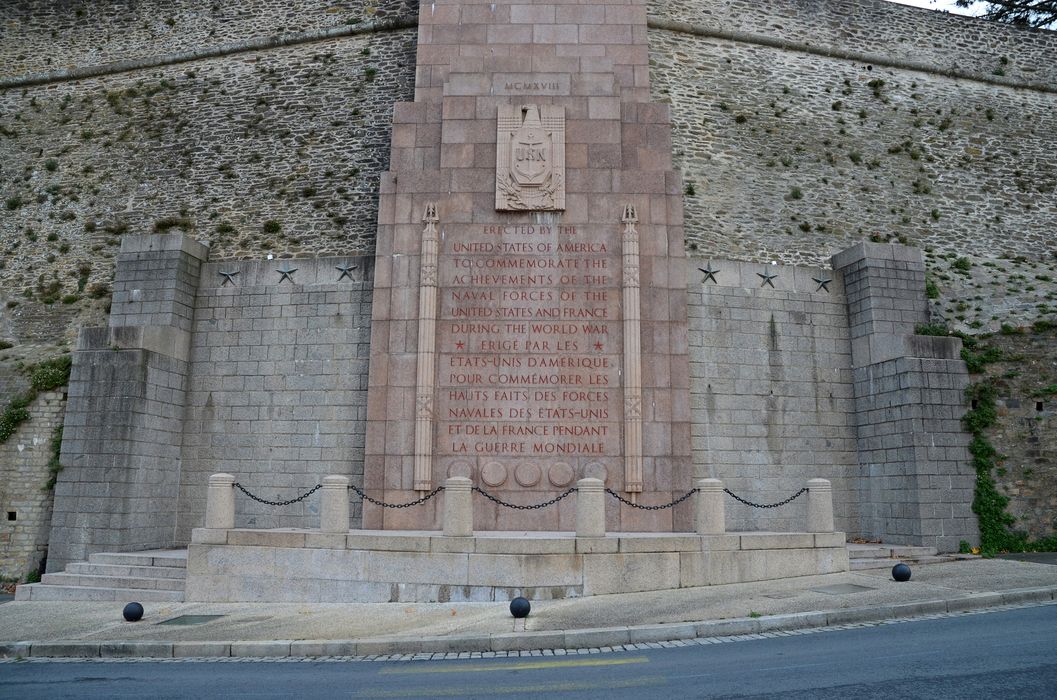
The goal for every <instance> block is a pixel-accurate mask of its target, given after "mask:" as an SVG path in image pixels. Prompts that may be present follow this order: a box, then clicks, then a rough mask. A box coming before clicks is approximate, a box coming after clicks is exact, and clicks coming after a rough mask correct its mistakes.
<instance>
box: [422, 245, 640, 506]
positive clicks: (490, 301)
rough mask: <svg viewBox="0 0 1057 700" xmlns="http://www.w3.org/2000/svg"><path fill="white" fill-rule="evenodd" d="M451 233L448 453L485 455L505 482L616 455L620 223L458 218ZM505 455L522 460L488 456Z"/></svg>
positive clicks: (442, 365)
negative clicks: (493, 221) (617, 227)
mask: <svg viewBox="0 0 1057 700" xmlns="http://www.w3.org/2000/svg"><path fill="white" fill-rule="evenodd" d="M446 233H447V234H448V235H447V236H446V237H445V241H444V244H443V248H442V253H441V266H440V279H439V282H440V286H441V297H440V300H439V301H440V308H439V315H438V323H437V340H438V343H437V349H438V354H439V357H438V359H439V362H438V377H437V379H438V382H437V407H436V409H437V413H436V415H437V445H436V449H437V454H438V455H439V456H441V458H451V457H460V458H468V459H471V460H476V461H477V463H478V464H479V465H480V467H482V468H484V467H486V466H487V468H488V469H491V472H489V475H488V477H489V478H491V479H492V480H493V481H497V480H498V481H503V482H505V485H506V486H507V487H510V486H514V485H517V486H521V487H523V488H532V487H537V486H538V485H540V484H549V483H552V482H553V481H554V480H555V479H557V480H558V481H559V482H560V483H563V484H564V483H567V482H569V481H571V480H572V478H573V473H574V470H575V468H576V466H577V465H582V464H586V463H587V462H588V461H598V460H599V459H602V460H607V459H609V460H614V463H616V460H618V459H619V457H620V455H621V450H622V446H621V424H622V420H623V419H622V413H623V407H622V403H621V401H622V395H621V391H620V368H621V350H622V338H621V333H622V319H621V308H620V303H621V299H620V286H619V284H620V280H619V267H618V266H619V264H620V262H619V261H620V257H619V254H620V239H619V236H618V232H617V231H616V230H615V227H612V226H607V227H601V226H599V227H592V226H565V225H553V226H552V225H544V224H465V225H457V224H456V225H451V226H449V227H447V229H446ZM496 459H498V460H499V461H500V462H503V463H505V464H510V465H511V468H514V467H516V469H514V471H512V472H511V476H512V477H513V478H512V480H507V479H506V477H505V472H504V474H503V476H502V478H501V477H500V475H499V474H498V472H499V469H498V467H494V466H488V465H489V463H490V462H491V460H496ZM559 462H560V463H561V468H559V469H558V470H557V471H556V472H553V473H551V471H550V469H551V468H552V466H553V465H554V464H556V463H559ZM493 472H494V473H493ZM565 472H568V474H566V473H565ZM545 475H549V476H545ZM486 483H487V481H486ZM548 488H549V486H548Z"/></svg>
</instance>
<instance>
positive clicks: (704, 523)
mask: <svg viewBox="0 0 1057 700" xmlns="http://www.w3.org/2000/svg"><path fill="white" fill-rule="evenodd" d="M694 521H695V522H696V524H697V534H699V535H722V534H724V533H725V532H726V531H727V511H726V504H725V503H724V502H723V482H722V481H720V480H719V479H701V480H699V481H698V482H697V510H696V512H695V513H694Z"/></svg>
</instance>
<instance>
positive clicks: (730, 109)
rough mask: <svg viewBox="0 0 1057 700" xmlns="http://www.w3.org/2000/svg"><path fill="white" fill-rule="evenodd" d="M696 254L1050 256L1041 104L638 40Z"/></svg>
mask: <svg viewBox="0 0 1057 700" xmlns="http://www.w3.org/2000/svg"><path fill="white" fill-rule="evenodd" d="M651 47H655V51H654V53H653V63H654V77H653V79H654V82H653V89H654V97H655V99H657V100H660V101H669V102H670V103H671V104H672V117H673V118H672V121H673V133H674V135H673V141H674V147H675V159H676V162H677V164H678V166H679V167H681V168H682V171H683V176H684V179H685V181H686V182H687V185H688V192H687V195H686V197H685V204H686V219H687V222H688V224H687V242H688V245H689V246H690V247H691V249H694V248H695V247H696V249H697V250H699V251H701V252H702V253H708V254H732V255H735V256H736V257H739V258H743V259H752V260H757V261H769V260H772V259H777V260H780V261H787V262H798V263H806V264H819V263H822V262H824V261H825V260H826V259H827V258H828V257H829V255H831V254H832V253H834V252H835V251H836V250H838V249H840V248H842V247H845V246H846V245H847V244H850V243H851V242H854V241H857V240H861V239H863V238H868V237H870V236H879V237H882V238H884V239H887V238H889V237H893V238H898V239H900V240H905V241H909V242H910V243H911V244H914V245H920V246H923V247H926V248H932V249H935V250H937V251H939V252H943V253H946V252H958V253H959V254H960V255H971V256H976V257H979V258H988V257H997V256H998V255H1000V254H1003V253H1006V254H1011V255H1026V256H1030V257H1040V256H1047V257H1048V258H1049V259H1050V260H1051V261H1052V259H1053V257H1052V256H1053V255H1054V254H1057V242H1055V240H1054V237H1053V228H1052V219H1053V215H1054V213H1055V212H1057V198H1055V197H1054V191H1055V187H1057V163H1055V162H1054V158H1053V153H1054V152H1055V149H1057V136H1055V135H1054V134H1055V133H1057V131H1055V127H1057V116H1055V115H1057V94H1054V93H1052V92H1041V91H1032V90H1023V89H1015V88H1010V87H1005V86H999V85H994V84H991V83H985V82H974V81H970V80H954V79H951V78H948V77H945V76H942V75H936V74H928V73H923V72H919V71H908V70H903V69H898V68H892V67H883V66H869V65H864V64H861V63H856V62H852V61H847V60H843V59H839V58H828V57H823V56H818V55H812V54H805V53H800V52H795V51H789V50H783V49H775V48H770V47H766V46H760V45H753V44H746V43H738V42H731V41H724V40H717V39H710V38H705V37H700V36H691V35H687V34H684V33H679V32H669V31H663V30H654V31H653V33H652V35H651Z"/></svg>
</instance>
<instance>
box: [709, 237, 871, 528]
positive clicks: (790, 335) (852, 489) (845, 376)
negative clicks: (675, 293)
mask: <svg viewBox="0 0 1057 700" xmlns="http://www.w3.org/2000/svg"><path fill="white" fill-rule="evenodd" d="M703 270H710V271H712V272H713V273H714V274H712V275H709V274H708V273H706V272H704V271H703ZM761 275H764V276H773V277H771V278H770V282H768V281H767V280H766V279H765V277H761ZM688 280H689V283H688V288H689V290H690V302H689V339H690V374H691V389H690V395H691V409H692V411H693V417H694V420H693V422H692V424H691V430H692V431H693V432H692V439H693V454H694V468H695V475H694V476H695V478H705V477H714V478H718V479H722V480H723V482H724V484H725V486H726V487H727V488H729V489H730V490H731V491H733V492H735V493H737V494H738V495H739V496H742V497H743V498H746V499H748V500H751V501H754V502H756V503H773V502H777V501H781V500H784V499H785V498H787V497H789V496H791V495H792V494H794V493H796V492H797V491H799V490H800V489H801V488H802V487H803V486H804V485H805V484H806V482H807V481H808V480H809V479H813V478H824V479H829V480H830V481H831V482H832V483H833V499H834V516H835V518H836V524H837V529H838V530H842V531H846V532H856V531H857V530H858V503H857V500H858V497H859V494H858V484H857V480H856V471H857V468H856V466H857V462H856V435H855V422H854V392H853V387H852V375H851V346H850V342H849V336H848V317H847V312H846V307H845V302H846V299H845V295H844V288H843V285H842V282H841V279H840V277H839V276H838V275H834V274H833V273H832V272H831V271H828V270H822V269H819V268H804V267H791V266H785V265H782V266H771V265H760V264H755V263H739V262H735V261H731V260H722V259H711V260H705V259H701V258H694V259H692V260H691V261H690V266H689V277H688ZM823 281H824V282H826V284H824V285H823V284H820V282H823ZM771 285H773V287H772V286H771ZM805 517H806V501H805V500H804V499H803V498H801V499H798V500H797V501H794V502H793V503H791V504H790V505H788V506H783V507H781V508H775V509H753V508H749V507H747V506H744V505H742V504H740V503H738V502H736V501H733V500H728V501H727V522H728V527H729V528H730V529H732V530H776V531H795V530H800V529H803V527H804V521H805Z"/></svg>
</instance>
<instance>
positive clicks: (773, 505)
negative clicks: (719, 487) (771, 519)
mask: <svg viewBox="0 0 1057 700" xmlns="http://www.w3.org/2000/svg"><path fill="white" fill-rule="evenodd" d="M723 492H724V493H725V494H727V495H728V496H730V497H731V498H733V499H734V500H735V501H738V502H739V503H744V504H745V505H747V506H751V507H753V508H777V507H779V506H784V505H785V504H787V503H792V502H793V501H795V500H796V499H797V498H799V497H800V496H803V495H804V494H805V493H807V492H808V488H807V487H806V486H805V487H804V488H802V489H800V490H799V491H797V492H796V493H794V494H793V495H792V496H790V497H789V498H787V499H785V500H784V501H778V502H777V503H766V504H764V503H753V502H752V501H746V500H745V499H744V498H742V497H741V496H739V495H738V494H736V493H734V492H733V491H731V490H730V489H723Z"/></svg>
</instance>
